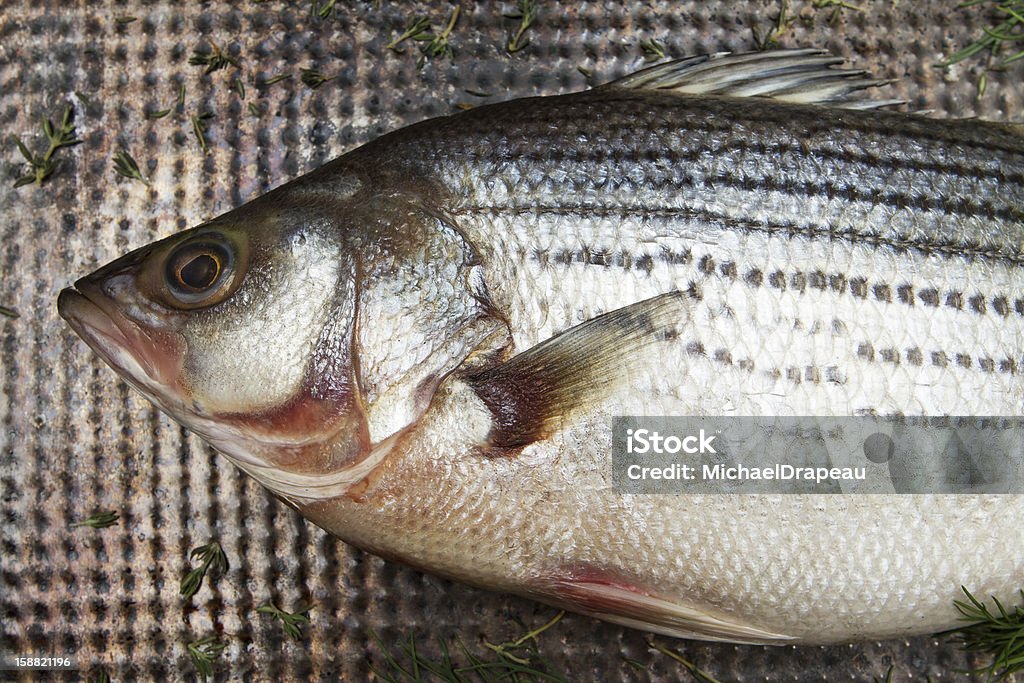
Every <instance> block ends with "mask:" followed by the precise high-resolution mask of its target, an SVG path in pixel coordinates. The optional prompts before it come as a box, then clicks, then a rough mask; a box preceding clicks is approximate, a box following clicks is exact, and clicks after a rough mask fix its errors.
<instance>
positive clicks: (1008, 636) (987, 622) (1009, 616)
mask: <svg viewBox="0 0 1024 683" xmlns="http://www.w3.org/2000/svg"><path fill="white" fill-rule="evenodd" d="M960 588H961V589H962V590H963V592H964V595H966V596H967V602H965V601H962V600H954V601H953V604H954V605H955V606H956V608H957V610H958V611H959V612H960V614H961V615H963V616H961V617H960V620H961V621H965V622H969V623H968V625H967V626H964V627H962V628H959V629H957V630H956V631H954V632H953V637H954V638H955V639H956V640H958V641H960V643H961V645H962V646H963V649H964V650H967V651H968V652H983V653H985V654H987V655H991V656H992V657H993V659H992V663H991V664H989V665H988V666H985V667H981V668H979V669H975V670H973V671H971V672H970V673H974V674H985V675H987V676H988V679H989V680H990V681H1001V680H1003V679H1005V678H1008V677H1009V676H1011V675H1012V674H1015V673H1018V672H1021V671H1024V589H1022V590H1021V591H1020V597H1021V604H1019V605H1017V606H1016V607H1014V608H1013V609H1007V608H1006V607H1004V606H1003V604H1002V603H1000V602H999V600H998V599H996V598H995V597H993V598H992V602H994V603H995V606H996V610H998V613H996V612H993V611H992V610H990V609H989V607H988V605H986V604H985V603H983V602H981V601H980V600H978V599H977V598H976V597H974V596H973V595H971V593H970V591H968V590H967V588H965V587H964V586H961V587H960Z"/></svg>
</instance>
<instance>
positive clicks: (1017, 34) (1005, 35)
mask: <svg viewBox="0 0 1024 683" xmlns="http://www.w3.org/2000/svg"><path fill="white" fill-rule="evenodd" d="M980 6H985V7H993V9H995V11H997V12H999V13H1000V14H1002V15H1004V17H1005V18H1004V19H1003V20H1002V21H1001V22H999V23H998V24H996V25H995V26H992V27H991V28H983V29H982V31H983V32H984V35H983V36H981V37H980V38H978V39H976V40H975V41H974V42H973V43H971V44H970V45H968V46H967V47H965V48H964V49H962V50H960V51H959V52H955V53H953V54H952V55H951V56H950V57H949V58H948V59H946V60H945V61H943V62H940V63H938V64H936V66H938V67H942V68H944V67H948V66H952V65H953V64H956V63H958V62H962V61H963V60H965V59H967V58H968V57H973V56H974V55H976V54H978V53H979V52H982V51H984V50H988V51H989V52H990V53H991V55H992V56H993V57H995V56H996V55H998V54H999V51H1000V50H1001V49H1002V48H1003V47H1004V46H1006V45H1011V44H1013V43H1016V42H1019V41H1021V40H1024V0H1000V1H994V0H970V2H964V3H962V4H960V5H959V7H960V8H961V9H966V8H971V7H980ZM1018 59H1024V50H1021V51H1019V52H1016V53H1014V54H1012V55H1010V56H1009V57H1007V58H1006V59H1004V60H1002V61H1001V62H1000V63H999V66H1006V65H1007V64H1009V63H1011V62H1015V61H1017V60H1018Z"/></svg>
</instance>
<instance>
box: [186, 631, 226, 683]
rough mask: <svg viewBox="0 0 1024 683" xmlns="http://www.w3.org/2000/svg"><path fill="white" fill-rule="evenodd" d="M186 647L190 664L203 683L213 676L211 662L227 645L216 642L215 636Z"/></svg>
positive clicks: (219, 641)
mask: <svg viewBox="0 0 1024 683" xmlns="http://www.w3.org/2000/svg"><path fill="white" fill-rule="evenodd" d="M187 647H188V656H189V657H191V658H192V664H193V665H194V666H195V667H196V671H197V672H199V675H200V676H202V677H203V681H204V683H205V681H206V679H208V678H209V677H210V676H212V675H213V660H214V659H216V658H217V657H219V656H220V653H221V652H223V651H224V648H226V647H227V643H224V642H223V641H221V640H218V639H217V636H206V637H205V638H200V639H199V640H196V641H193V642H191V643H189V644H188V645H187Z"/></svg>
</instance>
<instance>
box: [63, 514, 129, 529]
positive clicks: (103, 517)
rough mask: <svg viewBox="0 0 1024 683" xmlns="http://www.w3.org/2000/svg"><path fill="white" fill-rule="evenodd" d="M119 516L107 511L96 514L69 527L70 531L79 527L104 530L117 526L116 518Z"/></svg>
mask: <svg viewBox="0 0 1024 683" xmlns="http://www.w3.org/2000/svg"><path fill="white" fill-rule="evenodd" d="M119 516H120V515H119V514H118V513H117V512H114V511H113V510H107V511H104V512H97V513H95V514H93V515H90V516H89V517H86V518H85V519H83V520H82V521H80V522H74V523H73V524H72V525H71V528H72V529H77V528H78V527H80V526H87V527H89V528H90V529H106V528H107V527H108V526H114V525H115V524H118V523H119V522H118V517H119Z"/></svg>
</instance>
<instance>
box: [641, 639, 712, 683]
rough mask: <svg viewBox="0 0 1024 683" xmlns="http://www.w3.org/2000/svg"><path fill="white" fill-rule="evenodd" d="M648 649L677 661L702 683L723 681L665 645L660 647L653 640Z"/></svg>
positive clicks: (648, 642)
mask: <svg viewBox="0 0 1024 683" xmlns="http://www.w3.org/2000/svg"><path fill="white" fill-rule="evenodd" d="M647 647H649V648H651V649H653V650H657V651H658V652H660V653H661V654H663V655H665V656H666V657H670V658H672V659H674V660H676V661H677V662H679V663H680V664H682V665H683V666H684V667H685V668H686V670H687V671H689V672H690V675H692V676H693V677H694V678H695V679H697V680H698V681H701V682H702V683H721V681H719V680H718V679H717V678H715V677H714V676H712V675H711V674H709V673H708V672H706V671H704V670H703V669H701V668H700V667H699V666H697V665H696V664H694V663H693V662H691V661H690V660H689V659H686V658H685V657H683V656H682V655H681V654H679V653H678V652H676V651H674V650H670V649H668V648H667V647H665V646H664V645H660V644H658V643H656V642H654V641H653V640H648V641H647Z"/></svg>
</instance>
